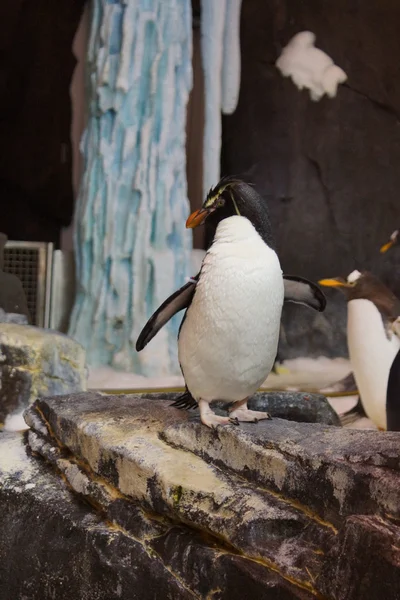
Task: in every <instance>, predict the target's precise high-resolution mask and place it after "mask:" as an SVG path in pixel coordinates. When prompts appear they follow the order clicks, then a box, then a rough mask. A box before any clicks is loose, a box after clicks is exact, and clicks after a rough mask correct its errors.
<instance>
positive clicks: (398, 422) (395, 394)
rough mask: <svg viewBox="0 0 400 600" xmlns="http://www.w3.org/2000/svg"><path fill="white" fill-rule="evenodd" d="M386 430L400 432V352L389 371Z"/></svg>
mask: <svg viewBox="0 0 400 600" xmlns="http://www.w3.org/2000/svg"><path fill="white" fill-rule="evenodd" d="M386 428H387V430H388V431H400V350H399V351H398V353H397V354H396V356H395V359H394V361H393V362H392V366H391V367H390V371H389V379H388V385H387V392H386Z"/></svg>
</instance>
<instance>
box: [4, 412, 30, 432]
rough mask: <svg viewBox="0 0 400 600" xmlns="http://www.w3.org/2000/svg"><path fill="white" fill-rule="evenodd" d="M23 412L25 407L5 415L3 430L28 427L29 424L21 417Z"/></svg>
mask: <svg viewBox="0 0 400 600" xmlns="http://www.w3.org/2000/svg"><path fill="white" fill-rule="evenodd" d="M24 412H25V408H23V409H22V410H21V411H19V412H16V413H12V414H11V415H7V417H6V420H5V422H4V431H25V430H26V429H29V426H28V425H27V424H26V423H25V419H24V417H23V414H24Z"/></svg>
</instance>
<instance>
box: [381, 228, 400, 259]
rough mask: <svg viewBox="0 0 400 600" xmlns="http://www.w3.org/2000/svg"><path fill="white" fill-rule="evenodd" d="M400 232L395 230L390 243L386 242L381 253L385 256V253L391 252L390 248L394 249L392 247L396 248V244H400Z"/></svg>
mask: <svg viewBox="0 0 400 600" xmlns="http://www.w3.org/2000/svg"><path fill="white" fill-rule="evenodd" d="M399 241H400V240H399V230H398V229H395V230H394V231H393V233H392V235H391V236H390V238H389V241H388V242H386V244H383V246H381V249H380V251H381V253H382V254H383V253H384V252H387V251H388V250H389V248H392V246H395V245H396V244H398V243H399Z"/></svg>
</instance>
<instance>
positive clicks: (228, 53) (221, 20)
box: [201, 0, 242, 196]
mask: <svg viewBox="0 0 400 600" xmlns="http://www.w3.org/2000/svg"><path fill="white" fill-rule="evenodd" d="M241 6H242V0H202V3H201V51H202V60H203V70H204V83H205V131H204V153H203V195H204V196H205V194H206V193H207V192H208V190H209V189H210V187H212V186H214V185H215V184H216V183H217V182H218V180H219V179H220V159H221V111H222V112H223V113H225V114H231V113H233V112H234V110H235V109H236V106H237V103H238V99H239V89H240V12H241Z"/></svg>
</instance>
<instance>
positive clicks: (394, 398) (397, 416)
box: [380, 229, 400, 431]
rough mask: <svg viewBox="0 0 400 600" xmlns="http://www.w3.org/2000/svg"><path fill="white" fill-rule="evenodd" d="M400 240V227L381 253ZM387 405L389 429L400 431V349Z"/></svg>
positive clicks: (391, 377)
mask: <svg viewBox="0 0 400 600" xmlns="http://www.w3.org/2000/svg"><path fill="white" fill-rule="evenodd" d="M399 242H400V238H399V229H395V231H393V233H392V235H391V236H390V238H389V241H388V242H387V243H386V244H384V245H383V246H382V247H381V249H380V251H381V253H382V254H383V253H385V252H387V251H388V250H389V249H390V248H392V247H393V246H395V245H397V244H399ZM396 323H398V322H396ZM395 331H396V333H397V335H398V337H400V332H399V330H398V326H397V330H396V329H395ZM386 407H387V428H388V431H400V350H399V352H398V353H397V354H396V357H395V359H394V361H393V363H392V366H391V367H390V372H389V381H388V387H387V397H386Z"/></svg>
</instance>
